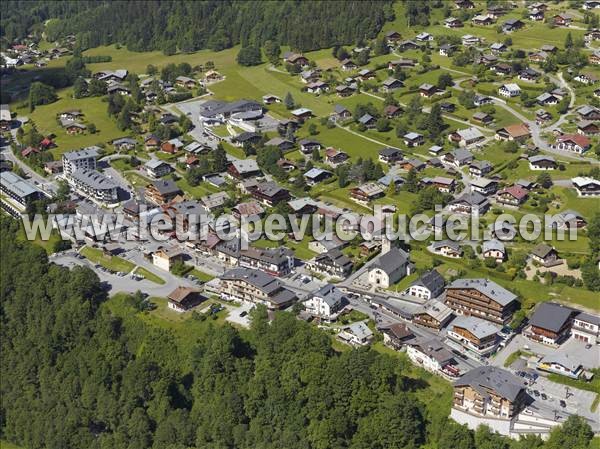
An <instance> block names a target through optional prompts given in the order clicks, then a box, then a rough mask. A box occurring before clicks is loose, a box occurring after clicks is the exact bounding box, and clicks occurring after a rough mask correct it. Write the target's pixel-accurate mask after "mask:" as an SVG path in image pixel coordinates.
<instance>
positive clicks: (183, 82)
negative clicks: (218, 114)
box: [175, 76, 198, 89]
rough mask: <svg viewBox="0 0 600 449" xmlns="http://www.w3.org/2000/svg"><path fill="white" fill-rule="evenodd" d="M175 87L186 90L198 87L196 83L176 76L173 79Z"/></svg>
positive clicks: (190, 79) (188, 78) (191, 79)
mask: <svg viewBox="0 0 600 449" xmlns="http://www.w3.org/2000/svg"><path fill="white" fill-rule="evenodd" d="M175 85H176V86H179V87H184V88H186V89H193V88H195V87H196V86H197V85H198V82H197V81H196V80H195V79H193V78H190V77H188V76H178V77H177V78H175Z"/></svg>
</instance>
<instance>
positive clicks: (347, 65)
mask: <svg viewBox="0 0 600 449" xmlns="http://www.w3.org/2000/svg"><path fill="white" fill-rule="evenodd" d="M341 67H342V70H343V71H345V72H349V71H351V70H356V69H357V68H358V66H357V65H356V64H355V63H354V61H352V60H351V59H348V58H346V59H344V60H343V61H342V62H341Z"/></svg>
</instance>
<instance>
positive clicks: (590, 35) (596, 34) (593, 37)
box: [583, 28, 600, 44]
mask: <svg viewBox="0 0 600 449" xmlns="http://www.w3.org/2000/svg"><path fill="white" fill-rule="evenodd" d="M583 40H584V41H585V43H586V44H591V43H592V42H594V41H598V40H600V30H599V29H597V28H596V29H593V30H589V31H588V32H587V33H585V35H584V36H583Z"/></svg>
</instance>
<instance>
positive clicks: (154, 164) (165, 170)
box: [144, 159, 173, 178]
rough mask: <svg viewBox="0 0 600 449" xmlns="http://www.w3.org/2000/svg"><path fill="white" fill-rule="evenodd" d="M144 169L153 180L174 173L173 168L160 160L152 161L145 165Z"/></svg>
mask: <svg viewBox="0 0 600 449" xmlns="http://www.w3.org/2000/svg"><path fill="white" fill-rule="evenodd" d="M144 169H145V170H146V174H147V175H148V176H150V177H152V178H161V177H163V176H165V175H168V174H169V173H171V172H172V171H173V167H171V166H170V165H169V164H167V163H166V162H164V161H161V160H160V159H150V160H149V161H147V162H146V163H145V164H144Z"/></svg>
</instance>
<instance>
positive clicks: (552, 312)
mask: <svg viewBox="0 0 600 449" xmlns="http://www.w3.org/2000/svg"><path fill="white" fill-rule="evenodd" d="M576 314H577V312H576V311H575V310H574V309H571V308H570V307H566V306H563V305H560V304H556V303H553V302H543V303H541V304H539V305H538V306H537V307H536V308H535V312H534V313H533V316H532V317H531V319H530V320H529V325H528V326H527V328H525V330H524V332H523V335H525V336H527V337H528V338H530V339H531V340H533V341H537V342H539V343H542V344H545V345H549V346H553V347H558V346H559V345H560V344H561V343H563V342H564V341H565V340H567V339H568V338H569V332H570V330H571V326H572V324H573V317H574V316H575V315H576Z"/></svg>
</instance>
